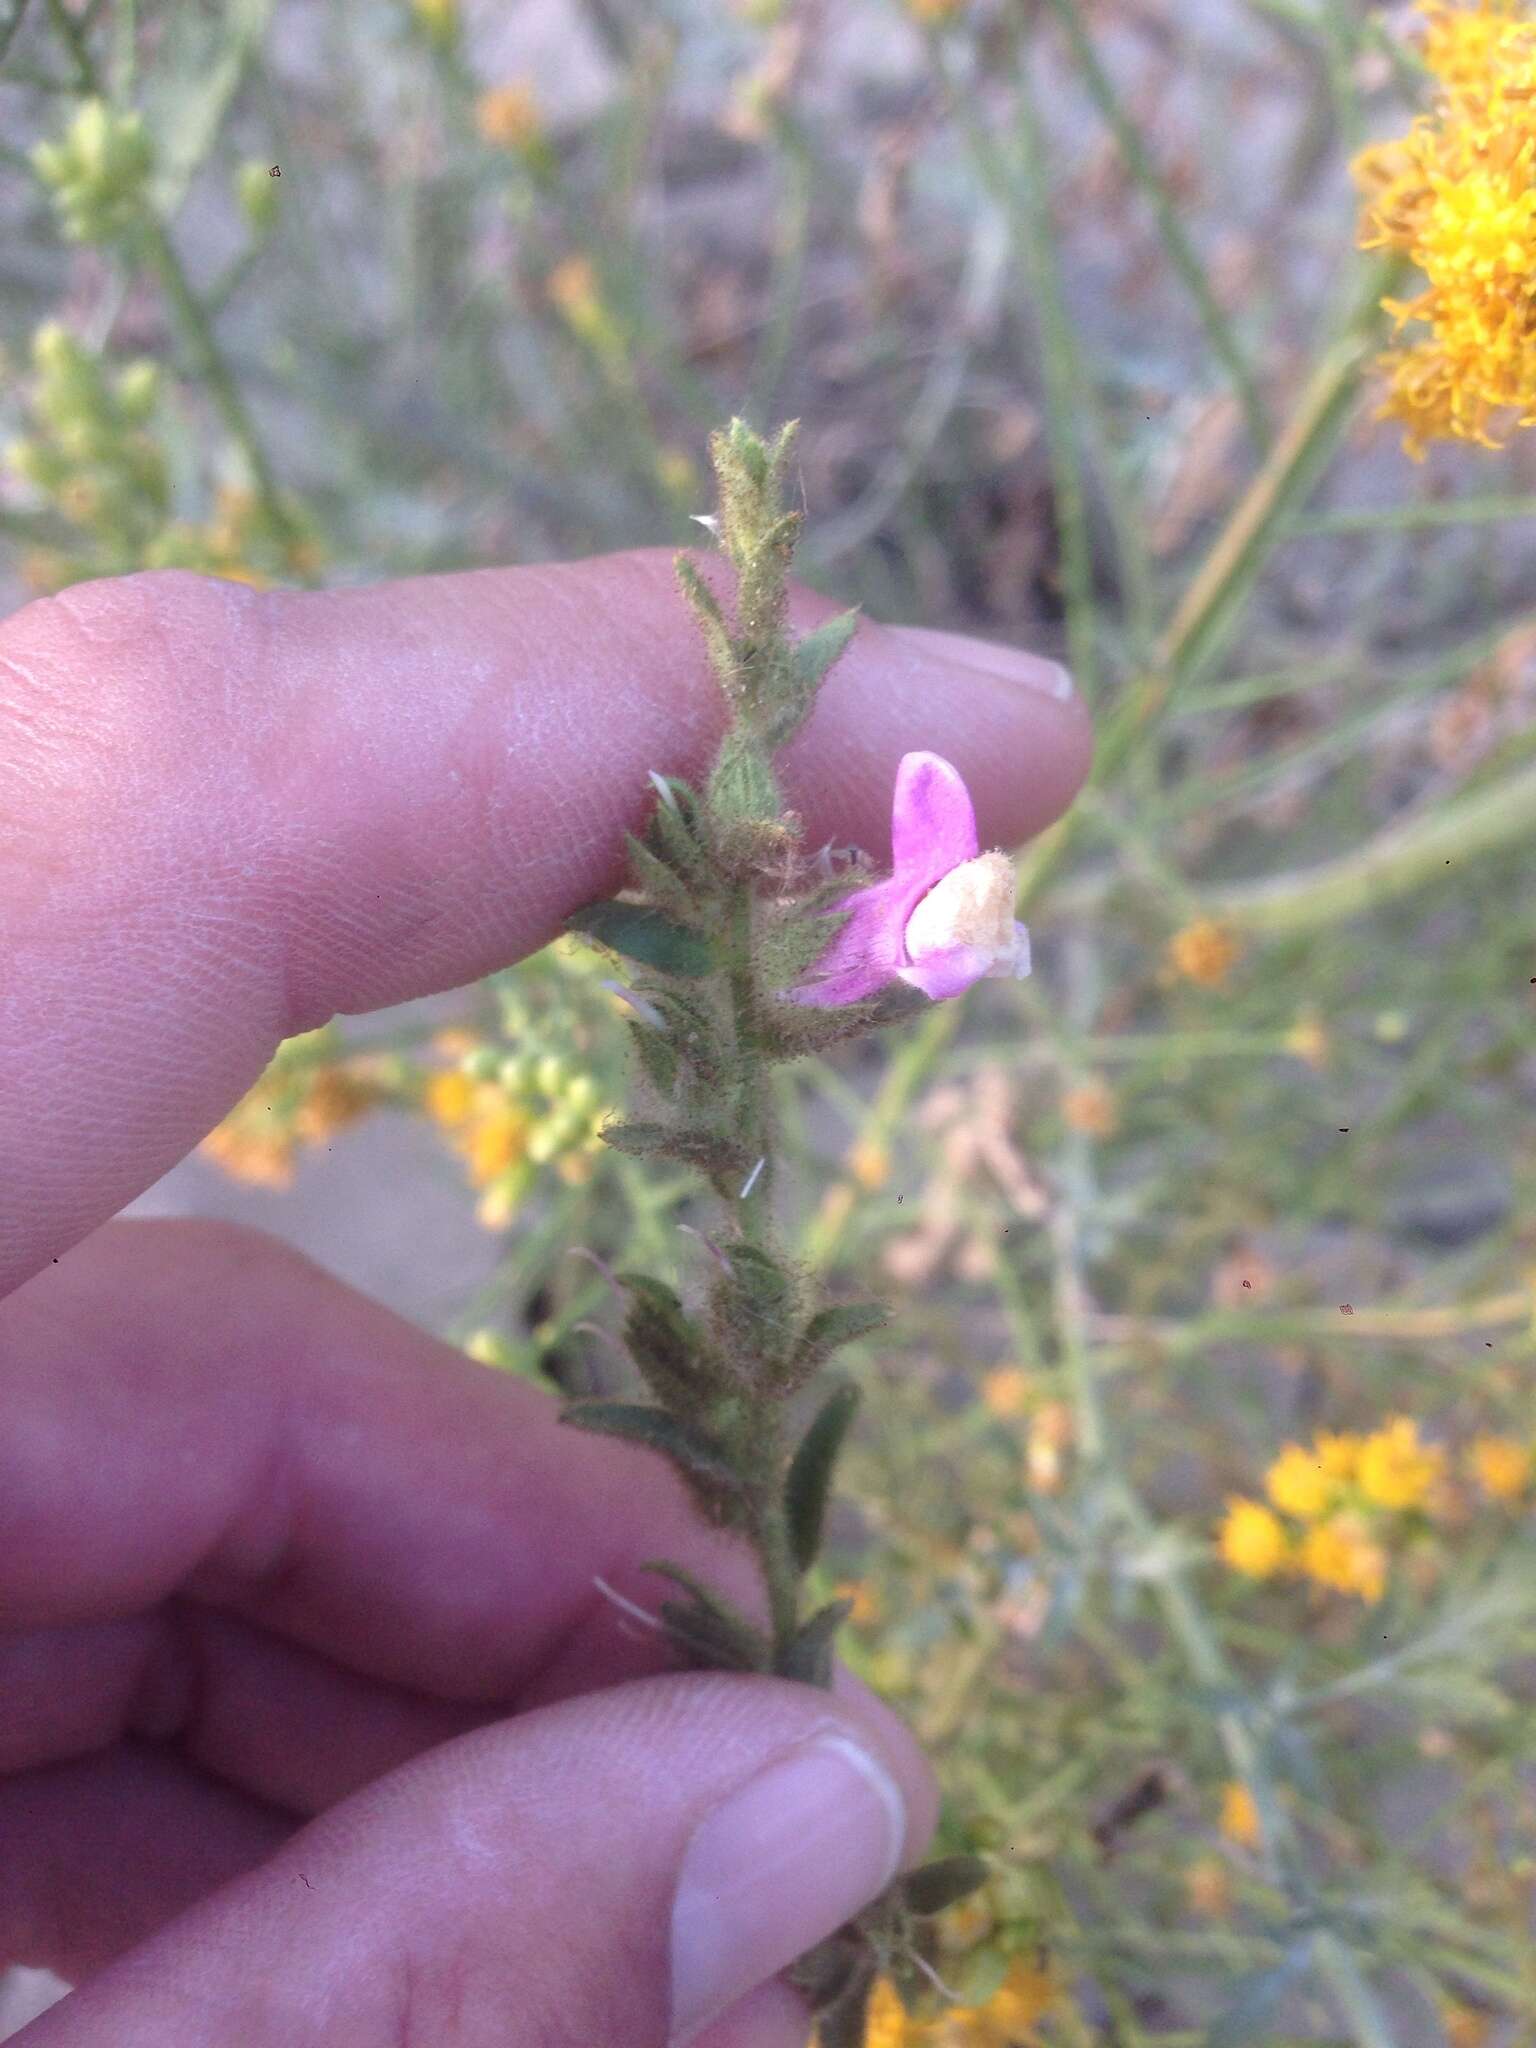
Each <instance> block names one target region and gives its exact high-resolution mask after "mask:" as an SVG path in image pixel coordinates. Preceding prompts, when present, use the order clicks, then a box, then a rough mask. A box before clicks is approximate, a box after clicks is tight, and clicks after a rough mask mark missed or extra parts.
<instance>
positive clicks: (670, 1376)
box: [617, 1273, 710, 1405]
mask: <svg viewBox="0 0 1536 2048" xmlns="http://www.w3.org/2000/svg"><path fill="white" fill-rule="evenodd" d="M617 1277H618V1282H619V1285H620V1286H621V1287H623V1288H624V1289H626V1290H627V1292H628V1294H629V1296H630V1305H629V1312H628V1314H627V1315H626V1316H625V1319H624V1342H625V1345H626V1346H627V1347H628V1350H629V1355H630V1357H631V1358H632V1359H633V1360H634V1361H635V1364H636V1366H637V1367H638V1368H639V1370H640V1373H641V1375H642V1377H643V1378H644V1380H645V1383H646V1385H647V1386H648V1387H649V1388H650V1389H651V1391H652V1393H653V1394H655V1395H656V1396H657V1398H658V1399H659V1400H662V1401H665V1402H667V1403H668V1404H669V1405H676V1404H677V1403H678V1402H679V1401H680V1400H687V1399H688V1398H690V1397H691V1396H694V1395H696V1394H698V1393H700V1392H706V1391H707V1390H708V1387H709V1383H710V1382H709V1376H708V1374H707V1372H706V1370H705V1367H704V1362H703V1360H702V1357H701V1350H702V1346H701V1343H700V1339H699V1332H698V1330H697V1329H696V1328H695V1327H694V1324H693V1321H692V1319H691V1318H690V1317H689V1316H688V1315H687V1314H686V1313H685V1311H684V1309H683V1304H682V1302H681V1301H680V1300H679V1299H678V1297H677V1295H676V1294H675V1293H674V1292H673V1291H672V1289H671V1288H670V1287H668V1286H667V1284H666V1282H665V1281H662V1280H655V1279H653V1278H652V1277H651V1276H650V1275H649V1274H648V1273H620V1274H619V1275H618V1276H617Z"/></svg>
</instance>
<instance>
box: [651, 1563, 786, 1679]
mask: <svg viewBox="0 0 1536 2048" xmlns="http://www.w3.org/2000/svg"><path fill="white" fill-rule="evenodd" d="M641 1569H642V1570H643V1571H648V1572H657V1573H659V1574H660V1575H661V1576H662V1577H663V1578H667V1579H670V1580H671V1581H672V1583H673V1584H674V1585H676V1586H680V1587H681V1588H682V1589H683V1591H684V1592H685V1593H686V1594H687V1595H688V1599H687V1600H686V1601H683V1600H664V1601H663V1602H662V1605H661V1617H662V1619H663V1620H664V1621H666V1622H667V1623H669V1624H670V1625H671V1627H672V1629H673V1632H674V1634H675V1636H676V1637H677V1639H678V1641H679V1644H680V1647H682V1648H683V1649H685V1650H687V1651H688V1652H689V1653H690V1654H691V1655H695V1656H701V1657H703V1658H705V1660H706V1661H707V1663H708V1664H709V1665H710V1666H711V1667H713V1668H714V1669H717V1670H721V1669H724V1670H730V1671H766V1670H767V1669H768V1666H769V1663H770V1661H771V1658H770V1649H769V1643H768V1638H767V1637H766V1636H765V1635H764V1634H763V1631H762V1630H761V1629H760V1628H758V1627H756V1626H755V1624H754V1623H752V1622H751V1621H749V1620H748V1618H747V1617H746V1615H744V1614H743V1613H742V1612H741V1610H740V1608H739V1607H737V1606H735V1605H734V1604H733V1602H731V1601H729V1600H727V1599H726V1597H725V1595H724V1594H723V1593H716V1592H714V1591H713V1590H712V1589H711V1588H710V1587H708V1586H706V1585H705V1584H704V1583H703V1581H702V1580H701V1579H696V1578H695V1577H694V1576H693V1574H692V1572H686V1571H684V1570H683V1569H682V1567H681V1566H680V1565H675V1564H667V1563H665V1562H663V1561H661V1560H653V1561H652V1562H650V1563H648V1564H645V1565H643V1566H642V1567H641Z"/></svg>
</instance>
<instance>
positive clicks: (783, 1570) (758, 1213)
mask: <svg viewBox="0 0 1536 2048" xmlns="http://www.w3.org/2000/svg"><path fill="white" fill-rule="evenodd" d="M752 911H753V899H752V889H751V886H750V884H748V883H745V882H741V883H738V884H737V885H736V887H735V889H734V890H733V891H732V894H731V897H730V900H729V906H728V910H727V930H728V932H729V939H728V950H727V962H728V966H727V981H728V984H729V988H730V999H731V1009H732V1013H733V1015H732V1025H733V1035H734V1038H735V1044H736V1057H737V1063H738V1087H737V1096H736V1129H735V1135H736V1136H737V1137H738V1139H739V1140H740V1141H741V1142H742V1143H743V1145H744V1146H745V1148H746V1150H747V1152H748V1153H749V1154H750V1156H751V1157H752V1158H753V1159H754V1160H757V1161H763V1162H766V1163H765V1164H763V1165H762V1167H761V1169H760V1170H755V1171H754V1174H753V1176H752V1178H751V1180H750V1184H744V1185H747V1187H748V1191H747V1192H746V1193H745V1194H739V1195H738V1196H737V1198H736V1200H735V1201H734V1202H733V1203H732V1204H731V1214H732V1216H733V1219H734V1221H735V1224H736V1227H737V1229H738V1231H739V1232H740V1234H741V1239H742V1242H743V1243H745V1244H749V1245H753V1246H755V1247H756V1248H757V1249H759V1250H766V1249H767V1248H768V1246H769V1244H770V1242H771V1240H772V1235H773V1216H772V1211H771V1208H770V1204H769V1199H768V1196H769V1189H770V1186H771V1182H772V1174H773V1154H774V1149H775V1132H774V1129H773V1106H772V1094H771V1091H770V1089H769V1087H768V1085H767V1083H768V1074H769V1069H768V1065H767V1061H766V1059H765V1057H764V1055H763V1053H762V1050H761V1047H760V1045H759V1036H758V1028H757V1019H758V1014H759V1007H760V1005H759V999H758V990H757V983H756V973H755V968H754V964H753V954H752ZM740 1442H741V1444H742V1446H743V1449H744V1451H745V1453H746V1456H747V1459H748V1460H749V1465H748V1470H747V1472H746V1473H745V1475H744V1476H745V1477H746V1480H747V1487H748V1492H749V1495H750V1498H751V1503H752V1513H751V1529H750V1533H751V1538H752V1541H753V1544H754V1546H755V1548H756V1550H757V1556H758V1563H759V1565H760V1566H761V1568H762V1574H763V1585H764V1587H765V1589H766V1591H767V1595H768V1612H769V1620H770V1625H771V1627H772V1630H773V1665H774V1669H775V1670H778V1669H780V1668H781V1667H782V1665H783V1663H784V1660H785V1657H786V1655H787V1653H788V1650H789V1646H790V1644H791V1643H792V1642H793V1641H794V1639H795V1636H796V1634H797V1633H798V1631H799V1627H800V1574H799V1571H798V1570H797V1568H796V1565H795V1559H794V1553H793V1549H792V1546H791V1543H790V1536H789V1525H788V1522H787V1520H786V1517H785V1512H784V1486H783V1465H784V1439H783V1430H782V1428H781V1425H780V1418H779V1403H778V1399H777V1398H776V1396H775V1395H774V1394H773V1393H772V1392H770V1391H769V1390H767V1389H764V1388H752V1389H751V1390H750V1391H749V1393H748V1397H747V1415H746V1418H745V1421H744V1424H743V1427H742V1430H741V1436H740Z"/></svg>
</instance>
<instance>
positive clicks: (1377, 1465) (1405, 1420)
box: [1356, 1415, 1445, 1509]
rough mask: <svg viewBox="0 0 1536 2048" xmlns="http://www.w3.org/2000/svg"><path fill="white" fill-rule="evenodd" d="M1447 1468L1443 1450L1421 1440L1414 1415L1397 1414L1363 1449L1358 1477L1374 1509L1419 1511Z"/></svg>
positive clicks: (1362, 1446)
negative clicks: (1414, 1509)
mask: <svg viewBox="0 0 1536 2048" xmlns="http://www.w3.org/2000/svg"><path fill="white" fill-rule="evenodd" d="M1444 1466H1445V1453H1444V1451H1442V1450H1441V1449H1440V1448H1439V1446H1438V1445H1435V1444H1425V1443H1421V1442H1420V1441H1419V1425H1418V1424H1417V1423H1416V1422H1415V1421H1414V1420H1413V1418H1412V1417H1411V1416H1408V1415H1397V1416H1394V1417H1393V1418H1392V1420H1391V1421H1390V1422H1388V1423H1385V1424H1383V1426H1382V1427H1381V1428H1380V1429H1378V1430H1376V1431H1374V1432H1373V1433H1372V1434H1371V1435H1370V1436H1368V1437H1367V1438H1366V1440H1365V1442H1364V1443H1363V1444H1362V1445H1361V1446H1360V1463H1359V1469H1358V1471H1357V1474H1356V1478H1357V1480H1358V1483H1359V1487H1360V1491H1361V1492H1362V1493H1363V1494H1364V1495H1365V1498H1366V1499H1367V1500H1368V1501H1369V1502H1370V1503H1371V1505H1372V1506H1373V1507H1378V1508H1399V1509H1401V1508H1420V1507H1423V1505H1424V1503H1425V1502H1426V1501H1427V1500H1428V1498H1429V1496H1430V1494H1431V1493H1432V1492H1433V1490H1434V1487H1435V1484H1436V1482H1437V1481H1438V1479H1439V1478H1440V1475H1441V1472H1442V1471H1443V1469H1444Z"/></svg>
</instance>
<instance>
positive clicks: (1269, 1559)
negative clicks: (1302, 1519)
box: [1217, 1495, 1291, 1579]
mask: <svg viewBox="0 0 1536 2048" xmlns="http://www.w3.org/2000/svg"><path fill="white" fill-rule="evenodd" d="M1217 1542H1218V1545H1219V1547H1220V1550H1221V1555H1222V1560H1223V1562H1224V1563H1226V1564H1229V1565H1230V1566H1231V1567H1232V1569H1233V1571H1235V1572H1241V1573H1242V1574H1243V1576H1244V1578H1247V1579H1272V1578H1273V1577H1274V1576H1275V1574H1276V1573H1277V1572H1281V1571H1284V1569H1285V1567H1286V1566H1287V1565H1288V1564H1289V1563H1290V1561H1291V1543H1290V1538H1289V1537H1288V1536H1287V1535H1286V1533H1285V1525H1284V1524H1283V1523H1282V1521H1281V1520H1280V1517H1279V1516H1278V1515H1277V1514H1276V1513H1275V1512H1274V1510H1273V1508H1267V1507H1265V1505H1264V1503H1263V1501H1261V1500H1243V1499H1242V1498H1241V1497H1240V1496H1236V1495H1234V1497H1233V1498H1232V1499H1231V1500H1229V1501H1228V1502H1227V1512H1226V1517H1225V1519H1224V1520H1223V1522H1222V1525H1221V1531H1220V1534H1219V1535H1218V1537H1217Z"/></svg>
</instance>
